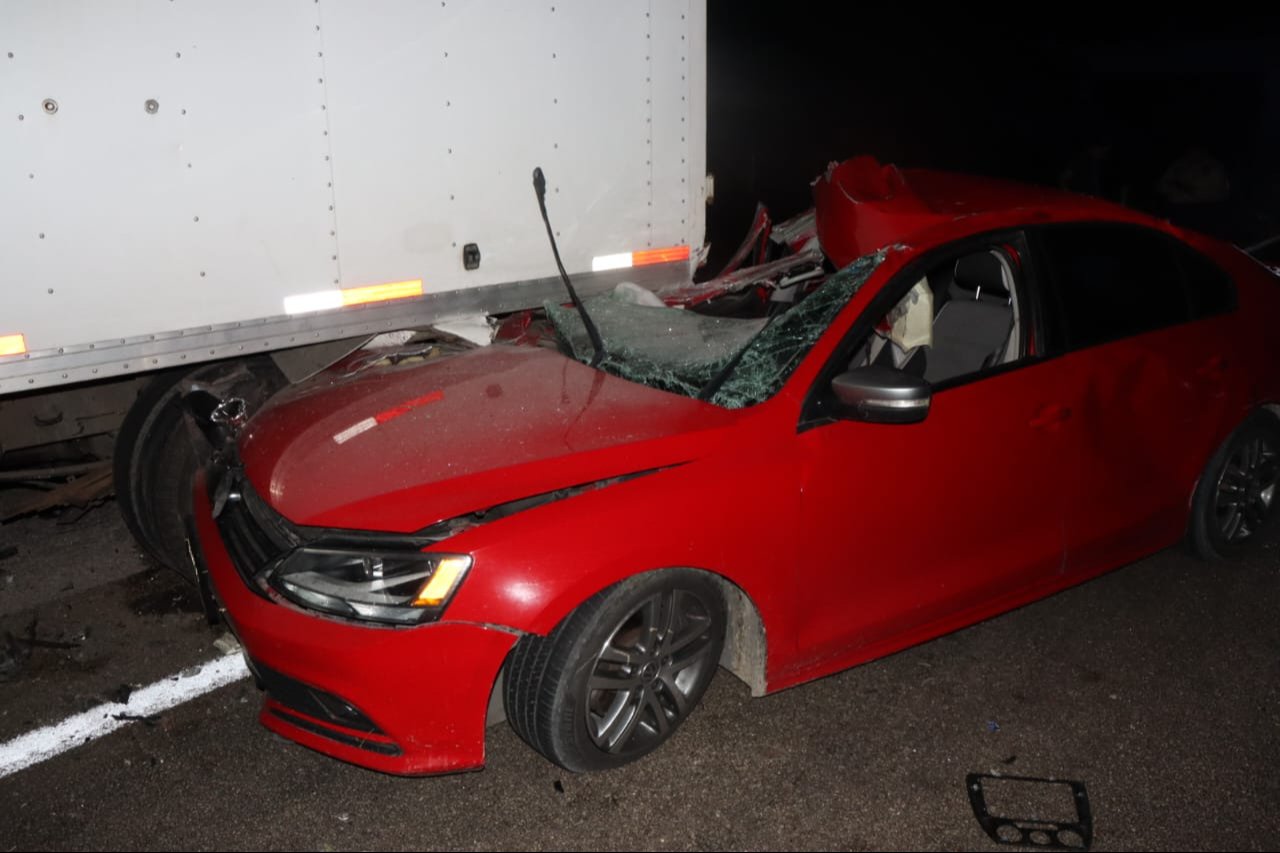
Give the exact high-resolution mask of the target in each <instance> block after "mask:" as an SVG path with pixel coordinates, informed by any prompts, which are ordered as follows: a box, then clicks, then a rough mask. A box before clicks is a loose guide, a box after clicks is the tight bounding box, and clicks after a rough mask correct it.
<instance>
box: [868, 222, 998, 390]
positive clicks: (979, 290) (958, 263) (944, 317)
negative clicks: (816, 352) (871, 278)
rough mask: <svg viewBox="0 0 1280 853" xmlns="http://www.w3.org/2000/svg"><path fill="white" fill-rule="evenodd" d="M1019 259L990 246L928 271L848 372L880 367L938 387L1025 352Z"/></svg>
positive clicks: (878, 325) (870, 338)
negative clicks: (924, 380)
mask: <svg viewBox="0 0 1280 853" xmlns="http://www.w3.org/2000/svg"><path fill="white" fill-rule="evenodd" d="M1019 268H1020V265H1019V264H1018V260H1017V257H1016V255H1012V254H1010V252H1008V251H1006V250H1005V249H1004V248H1002V247H999V246H991V247H987V248H982V249H978V250H975V251H972V252H967V253H965V254H963V255H959V256H953V257H951V258H950V259H948V260H946V261H944V262H941V263H939V264H937V265H935V266H934V267H932V268H930V269H929V270H928V272H927V273H926V274H925V275H924V276H922V277H921V278H920V279H919V280H918V281H916V283H915V284H914V285H913V286H912V287H911V289H910V290H909V291H907V293H906V295H904V296H903V297H902V299H900V300H899V301H898V303H897V304H896V305H894V307H893V308H891V309H890V310H889V311H888V313H886V314H885V316H884V317H882V318H881V319H880V320H879V321H877V323H876V325H875V327H874V328H873V331H872V333H871V334H870V335H869V336H868V339H867V340H866V342H865V343H864V344H863V345H862V347H861V348H859V350H858V351H857V352H856V354H855V356H854V358H853V360H852V361H851V363H850V365H849V366H850V368H851V369H853V368H857V367H863V366H866V365H883V366H887V367H893V368H896V369H898V370H903V371H905V372H907V373H911V374H913V375H916V376H921V377H923V378H924V379H926V380H928V381H929V382H930V383H932V384H935V385H936V384H939V383H942V382H947V381H949V380H952V379H956V378H959V377H963V376H969V375H974V374H979V373H981V372H983V371H985V370H989V369H991V368H994V367H998V366H1000V365H1003V364H1008V363H1010V362H1012V361H1016V360H1017V359H1019V358H1021V356H1022V354H1023V351H1024V344H1023V332H1022V329H1023V326H1024V322H1023V319H1022V314H1023V312H1022V306H1021V304H1020V301H1019V298H1018V290H1019V288H1018V284H1017V277H1018V270H1019Z"/></svg>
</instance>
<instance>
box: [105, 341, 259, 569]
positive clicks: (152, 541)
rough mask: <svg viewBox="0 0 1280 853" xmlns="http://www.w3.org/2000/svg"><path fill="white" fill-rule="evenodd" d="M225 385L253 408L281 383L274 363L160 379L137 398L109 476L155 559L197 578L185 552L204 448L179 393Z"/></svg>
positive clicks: (214, 367)
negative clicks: (200, 385)
mask: <svg viewBox="0 0 1280 853" xmlns="http://www.w3.org/2000/svg"><path fill="white" fill-rule="evenodd" d="M193 381H200V382H207V383H217V382H224V383H226V384H227V392H228V394H229V395H231V396H240V397H244V398H245V400H246V402H247V403H248V404H249V410H250V411H253V410H254V409H256V408H257V407H258V406H259V405H261V403H262V402H263V401H264V400H265V399H266V398H267V397H268V396H269V395H270V394H271V393H272V392H274V391H275V390H277V389H278V388H279V387H280V386H281V385H282V384H283V382H284V377H283V376H281V375H280V373H279V371H278V370H276V368H275V365H274V364H272V363H271V361H270V360H269V359H255V360H252V361H245V362H226V363H220V364H209V365H204V366H203V367H200V368H197V369H195V370H194V371H187V372H183V371H171V372H168V373H161V374H158V375H157V376H156V377H155V379H153V380H152V381H151V382H150V383H148V384H147V385H146V386H145V387H144V388H143V390H142V392H141V393H140V394H139V395H138V399H137V400H136V401H135V402H134V404H133V406H132V407H131V408H130V409H129V412H128V414H127V415H126V416H125V418H124V421H123V422H122V423H121V424H120V431H119V433H118V434H117V435H116V444H115V451H114V453H113V455H112V476H113V479H114V482H115V489H116V500H117V503H118V505H119V507H120V514H121V515H123V516H124V520H125V524H126V525H128V527H129V532H130V533H132V534H133V538H134V539H135V540H136V541H137V543H138V544H139V545H140V546H141V547H142V549H143V550H144V551H145V552H146V553H147V555H148V556H150V557H151V558H152V559H153V560H155V561H156V562H157V563H159V564H160V565H162V566H168V567H169V568H171V569H174V570H175V571H177V572H178V573H179V574H181V575H182V576H183V577H185V578H187V579H188V580H190V581H192V582H193V583H194V582H195V581H196V577H195V570H194V567H193V566H192V565H191V560H190V558H189V556H188V555H187V544H186V543H187V529H186V520H187V519H188V518H190V517H191V513H192V504H191V482H192V480H191V478H192V475H193V474H194V473H195V470H196V466H197V465H199V464H201V462H202V459H203V457H204V454H205V453H206V452H207V451H208V448H207V447H202V446H199V445H197V444H194V443H193V442H192V440H191V435H190V433H189V431H188V429H187V425H186V420H185V413H184V409H183V405H182V393H183V392H184V390H185V388H186V386H187V385H188V383H189V382H193Z"/></svg>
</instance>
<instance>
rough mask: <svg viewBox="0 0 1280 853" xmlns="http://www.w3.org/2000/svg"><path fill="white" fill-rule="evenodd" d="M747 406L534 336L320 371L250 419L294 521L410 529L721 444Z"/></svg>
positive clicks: (248, 457) (244, 445) (248, 443)
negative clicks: (540, 343) (669, 385)
mask: <svg viewBox="0 0 1280 853" xmlns="http://www.w3.org/2000/svg"><path fill="white" fill-rule="evenodd" d="M739 417H740V413H738V412H733V411H729V410H727V409H722V408H720V407H718V406H713V405H711V404H709V403H704V402H700V401H698V400H694V399H690V398H687V397H681V396H679V395H676V394H670V393H667V392H664V391H658V390H655V389H652V388H648V387H645V386H643V385H639V384H636V383H634V382H629V381H627V380H624V379H619V378H617V377H615V376H611V375H609V374H606V373H604V372H602V371H599V370H595V369H593V368H590V367H587V366H586V365H584V364H581V363H579V362H577V361H573V360H571V359H568V358H565V357H564V356H562V355H560V354H559V353H557V352H555V351H552V350H548V349H541V348H535V347H517V346H501V345H496V346H490V347H485V348H482V349H475V350H469V351H465V352H463V353H460V354H457V355H452V356H445V357H442V358H439V359H437V360H434V361H429V362H426V363H421V362H419V363H416V364H405V363H401V364H399V365H393V364H391V363H390V360H387V361H385V362H384V363H383V364H381V365H375V366H372V367H365V368H364V369H362V370H359V371H356V372H354V373H352V374H351V375H342V372H341V369H339V370H337V371H330V372H326V373H321V374H320V375H318V376H316V377H315V378H313V379H311V380H308V381H307V382H304V383H301V384H299V385H296V386H294V387H292V388H290V389H288V390H286V391H285V392H283V393H281V394H280V395H277V396H276V397H275V398H273V399H272V400H271V401H270V402H269V403H268V404H267V405H266V406H265V407H264V408H263V409H262V410H261V411H260V412H259V413H258V414H257V415H256V416H255V417H254V418H253V420H252V421H250V423H249V425H248V426H247V427H246V429H245V432H244V434H243V436H242V437H241V441H240V458H241V461H242V463H243V465H244V469H245V474H246V476H247V477H248V479H249V482H250V483H251V484H252V485H253V487H254V489H255V490H256V491H257V492H258V493H259V494H260V495H262V496H263V497H264V498H266V499H267V501H268V502H269V503H270V504H271V505H272V506H273V507H274V508H275V509H276V511H278V512H280V513H281V514H282V515H284V516H285V517H286V518H288V519H289V520H290V521H293V522H294V523H296V524H303V525H313V526H323V527H340V528H352V529H366V530H384V531H395V532H411V531H415V530H420V529H421V528H423V527H426V526H428V525H430V524H433V523H434V522H436V521H440V520H443V519H446V518H452V517H455V516H458V515H463V514H465V513H468V512H473V511H476V510H480V509H485V508H488V507H491V506H495V505H497V504H500V503H505V502H507V501H512V500H518V499H520V498H524V497H530V496H533V495H537V494H542V493H544V492H549V491H553V490H555V489H560V488H564V487H567V486H572V485H579V484H585V483H590V482H593V481H596V480H601V479H605V478H609V477H614V476H618V475H622V474H628V473H634V472H637V471H644V470H649V469H652V468H660V467H663V466H668V465H675V464H680V463H682V462H687V461H689V460H691V459H694V458H696V457H698V456H700V455H702V454H705V453H707V452H709V451H710V450H711V449H712V448H713V447H715V446H716V445H717V443H718V442H719V441H720V439H721V437H722V434H723V431H724V429H725V428H727V427H728V426H729V425H730V424H731V423H733V422H734V421H736V420H737V419H738V418H739Z"/></svg>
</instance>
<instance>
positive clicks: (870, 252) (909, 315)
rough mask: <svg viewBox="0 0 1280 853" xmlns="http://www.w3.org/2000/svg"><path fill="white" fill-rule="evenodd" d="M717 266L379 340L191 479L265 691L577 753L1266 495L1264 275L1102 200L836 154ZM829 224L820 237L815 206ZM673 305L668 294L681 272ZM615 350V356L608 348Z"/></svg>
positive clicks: (392, 724) (281, 404)
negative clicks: (707, 698) (721, 688)
mask: <svg viewBox="0 0 1280 853" xmlns="http://www.w3.org/2000/svg"><path fill="white" fill-rule="evenodd" d="M814 193H815V201H816V212H815V214H813V215H811V216H810V217H809V218H805V217H803V216H802V217H800V218H798V219H797V220H793V221H792V222H790V223H785V224H784V225H785V226H786V227H783V226H781V225H780V226H774V229H775V230H778V229H781V230H780V233H781V234H782V235H783V237H782V239H781V240H780V241H778V242H779V245H780V246H782V249H783V251H782V253H781V256H780V257H773V258H768V257H767V255H768V254H769V253H768V252H766V251H765V248H766V247H765V243H766V241H767V240H768V239H769V238H768V235H767V234H766V233H764V231H765V230H767V226H768V224H769V223H768V218H767V216H765V217H758V220H759V221H760V223H761V229H762V230H761V231H760V232H759V233H756V234H754V235H753V236H752V237H751V238H749V242H750V248H749V249H748V250H747V251H745V252H743V253H742V257H741V258H737V259H736V260H737V261H738V262H739V263H741V262H742V261H744V260H746V259H748V258H749V259H750V260H752V261H753V262H755V264H756V265H755V266H753V267H743V268H736V269H733V270H731V271H730V272H729V273H728V275H726V276H725V277H723V278H722V279H718V280H715V281H712V282H708V283H706V284H700V285H688V286H686V287H681V288H677V289H675V290H673V291H670V292H667V293H665V294H662V293H660V294H658V295H657V297H658V298H654V295H653V294H648V293H647V292H646V293H636V292H634V291H633V290H632V289H626V288H622V289H620V290H619V291H618V292H615V293H609V294H602V295H597V296H593V297H590V298H588V299H587V300H586V304H587V308H588V310H589V313H590V315H591V316H592V318H593V319H594V321H595V324H596V325H597V326H598V328H599V331H600V336H601V338H602V340H603V343H604V349H605V351H604V352H603V353H601V354H597V353H595V352H594V351H593V347H592V345H591V343H590V341H589V340H588V336H587V334H585V330H584V324H583V321H582V319H581V317H580V315H579V314H577V313H576V312H575V311H574V310H573V309H571V308H567V307H564V306H559V305H548V306H547V307H546V308H545V310H543V311H540V312H536V313H533V314H525V315H520V316H517V317H514V318H509V319H508V321H507V322H505V323H503V325H502V328H501V330H500V333H499V335H498V337H499V340H498V341H497V342H495V343H493V344H491V345H489V346H484V347H467V346H463V345H460V344H457V343H454V342H440V341H435V342H426V343H422V344H420V345H419V344H413V345H405V346H402V347H399V348H395V349H392V350H382V351H380V350H366V351H362V352H358V353H356V354H355V355H353V356H351V357H349V358H348V359H346V360H344V361H343V362H340V363H339V364H337V365H335V366H334V367H333V368H331V369H329V370H328V371H326V372H324V373H322V374H320V375H318V376H316V377H315V378H313V379H311V380H308V381H306V382H303V383H301V384H298V385H295V386H293V387H291V388H289V389H287V390H286V391H284V392H283V393H281V394H279V395H277V396H276V397H275V398H273V399H272V400H270V401H269V402H268V403H267V405H266V406H265V407H264V408H263V409H262V410H261V411H260V412H259V413H257V414H256V415H255V416H254V418H253V419H252V420H251V421H249V423H248V425H247V426H246V427H245V428H244V430H243V433H242V434H241V435H240V437H239V439H238V442H237V443H234V444H232V445H231V446H230V448H229V449H228V450H227V451H225V452H223V453H221V454H219V456H218V457H217V458H216V459H215V461H214V463H213V464H211V465H210V466H209V467H208V468H207V469H205V470H204V471H203V472H202V473H201V475H200V477H199V478H198V482H197V484H196V490H195V492H196V517H195V518H194V519H193V524H194V527H195V529H196V539H197V540H198V547H197V549H196V551H197V555H198V559H199V561H200V563H202V565H203V567H204V569H205V570H206V571H207V573H208V575H209V576H210V577H211V580H212V582H213V586H214V588H215V589H216V593H217V596H218V598H219V600H220V602H221V604H222V605H223V607H224V608H225V613H226V616H227V618H228V620H229V622H230V624H231V625H232V626H233V628H234V631H235V633H236V634H237V636H238V637H239V638H240V640H241V642H242V644H243V647H244V649H245V653H246V656H247V657H248V658H249V660H250V665H251V667H252V669H253V670H254V672H255V673H256V675H257V676H258V678H259V681H260V683H261V685H262V686H263V687H264V688H265V690H266V701H265V705H264V707H263V709H262V714H261V719H262V722H263V723H264V724H265V725H267V726H268V727H269V728H271V729H273V730H274V731H277V732H279V733H281V734H283V735H285V736H287V737H289V738H292V739H294V740H296V741H298V742H300V743H302V744H305V745H307V746H309V747H312V748H314V749H317V750H320V751H321V752H324V753H327V754H329V755H332V756H335V757H337V758H341V759H345V760H347V761H351V762H354V763H357V764H361V765H364V766H367V767H372V768H376V769H379V770H384V771H389V772H394V773H411V774H417V773H438V772H447V771H457V770H467V769H473V768H478V767H480V766H481V765H482V764H483V762H484V728H485V723H486V718H487V714H488V711H489V710H490V705H491V699H493V700H494V703H496V702H501V704H502V705H503V706H504V707H505V714H506V717H507V718H508V719H509V720H510V722H511V724H512V725H513V727H514V728H515V730H516V732H517V733H518V734H519V735H520V736H521V737H522V738H523V739H524V740H525V741H527V742H528V743H529V744H530V745H531V746H532V747H533V748H535V749H536V750H538V751H539V752H541V753H542V754H543V755H545V756H546V757H547V758H549V759H550V760H552V761H554V762H556V763H558V764H560V765H562V766H564V767H566V768H568V769H570V770H577V771H582V770H593V769H600V768H607V767H612V766H615V765H618V764H621V763H624V762H626V761H629V760H632V759H634V758H636V757H639V756H641V755H643V754H645V753H647V752H649V751H650V750H652V749H653V748H655V747H657V746H658V745H659V744H661V743H662V742H663V741H665V740H666V739H667V738H668V737H669V736H670V735H671V734H672V732H673V731H674V730H675V729H676V728H677V727H678V726H679V724H680V723H681V722H682V721H683V720H684V719H686V718H687V717H688V715H689V714H690V713H691V711H692V710H693V709H694V707H695V706H696V705H697V703H698V700H699V698H700V697H701V696H702V694H703V692H704V691H705V690H706V688H707V685H708V683H709V682H710V680H711V678H712V677H713V675H714V674H715V673H716V671H717V669H718V668H720V667H724V668H725V669H727V670H729V671H730V672H732V673H733V674H734V675H736V676H737V677H738V678H740V679H742V680H743V681H744V682H745V683H746V684H748V685H749V686H750V688H751V690H752V693H753V694H754V695H763V694H765V693H769V692H773V691H777V690H782V689H784V688H787V687H791V686H793V685H797V684H800V683H802V682H805V681H808V680H810V679H814V678H818V677H820V676H823V675H827V674H829V673H833V672H836V671H838V670H841V669H845V668H847V667H850V666H853V665H855V664H858V663H862V662H864V661H868V660H872V659H874V658H877V657H879V656H882V655H885V654H888V653H890V652H893V651H895V650H897V649H901V648H903V647H906V646H909V645H912V644H914V643H918V642H921V641H923V640H926V639H929V638H931V637H936V636H938V635H940V634H943V633H946V632H949V631H952V630H955V629H957V628H960V627H962V626H965V625H969V624H971V623H973V622H975V621H978V620H981V619H984V618H987V617H989V616H992V615H994V614H996V613H1000V612H1002V611H1005V610H1008V609H1010V608H1012V607H1016V606H1018V605H1021V604H1023V603H1026V602H1029V601H1032V600H1034V599H1037V598H1040V597H1043V596H1045V595H1048V594H1050V593H1052V592H1055V591H1057V590H1060V589H1063V588H1064V587H1067V586H1070V585H1073V584H1076V583H1079V582H1081V581H1083V580H1086V579H1088V578H1090V577H1093V576H1095V575H1098V574H1099V573H1101V572H1104V571H1107V570H1109V569H1113V568H1116V567H1118V566H1120V565H1123V564H1125V563H1128V562H1131V561H1133V560H1135V559H1137V558H1139V557H1142V556H1144V555H1146V554H1150V553H1152V552H1154V551H1156V550H1158V549H1161V548H1165V547H1168V546H1170V545H1174V544H1175V543H1178V542H1179V541H1184V540H1185V541H1186V542H1188V543H1189V544H1190V546H1191V547H1192V548H1193V549H1194V550H1195V551H1196V552H1198V553H1199V554H1200V555H1202V556H1204V557H1206V558H1211V559H1212V558H1221V557H1231V556H1233V555H1235V554H1237V553H1238V552H1239V551H1241V550H1243V549H1247V548H1249V547H1253V546H1256V545H1257V544H1258V542H1259V541H1261V540H1263V539H1264V538H1265V537H1266V536H1268V535H1269V534H1270V532H1271V528H1272V527H1273V524H1274V522H1275V516H1276V513H1275V503H1276V501H1275V498H1276V484H1277V477H1278V473H1280V471H1278V467H1277V455H1276V454H1277V451H1280V420H1278V419H1277V416H1276V412H1277V411H1278V410H1280V409H1278V408H1277V406H1280V336H1277V335H1276V334H1275V331H1274V330H1275V328H1276V327H1277V321H1280V281H1278V280H1277V278H1276V276H1275V275H1273V274H1272V273H1271V272H1269V271H1268V270H1266V269H1265V268H1263V267H1262V266H1261V265H1259V264H1257V263H1255V262H1254V261H1253V260H1252V259H1250V258H1249V257H1247V256H1246V255H1245V254H1243V253H1242V252H1240V251H1238V250H1236V249H1234V248H1232V247H1230V246H1227V245H1225V244H1222V243H1219V242H1216V241H1213V240H1210V239H1208V238H1205V237H1201V236H1198V235H1195V234H1192V233H1188V232H1185V231H1182V230H1179V229H1177V228H1174V227H1172V226H1170V225H1169V224H1168V223H1165V222H1160V221H1156V220H1153V219H1150V218H1148V217H1145V216H1142V215H1140V214H1138V213H1136V212H1133V211H1130V210H1126V209H1123V208H1120V207H1116V206H1113V205H1110V204H1107V203H1104V202H1101V201H1097V200H1093V199H1088V198H1084V197H1078V196H1073V195H1068V194H1064V193H1059V192H1054V191H1049V190H1044V189H1037V188H1030V187H1023V186H1018V185H1014V184H1007V183H1003V182H998V181H993V180H984V179H977V178H969V177H962V176H957V175H950V174H941V173H936V172H931V171H920V170H899V169H897V168H894V167H891V166H885V167H882V166H880V165H879V164H877V163H875V162H874V161H870V160H869V159H866V158H859V159H855V160H851V161H848V162H846V163H844V164H840V165H838V166H836V165H833V166H832V167H831V168H830V169H828V171H827V172H826V173H825V174H824V175H822V176H821V177H820V178H819V179H818V180H817V181H816V182H815V186H814ZM806 229H809V230H810V231H812V230H813V229H816V235H817V238H818V242H819V243H820V247H821V249H820V251H819V250H818V249H817V248H816V247H815V246H814V241H813V240H812V239H808V238H807V237H806ZM664 303H665V304H664ZM592 362H596V363H597V366H591V363H592Z"/></svg>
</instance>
